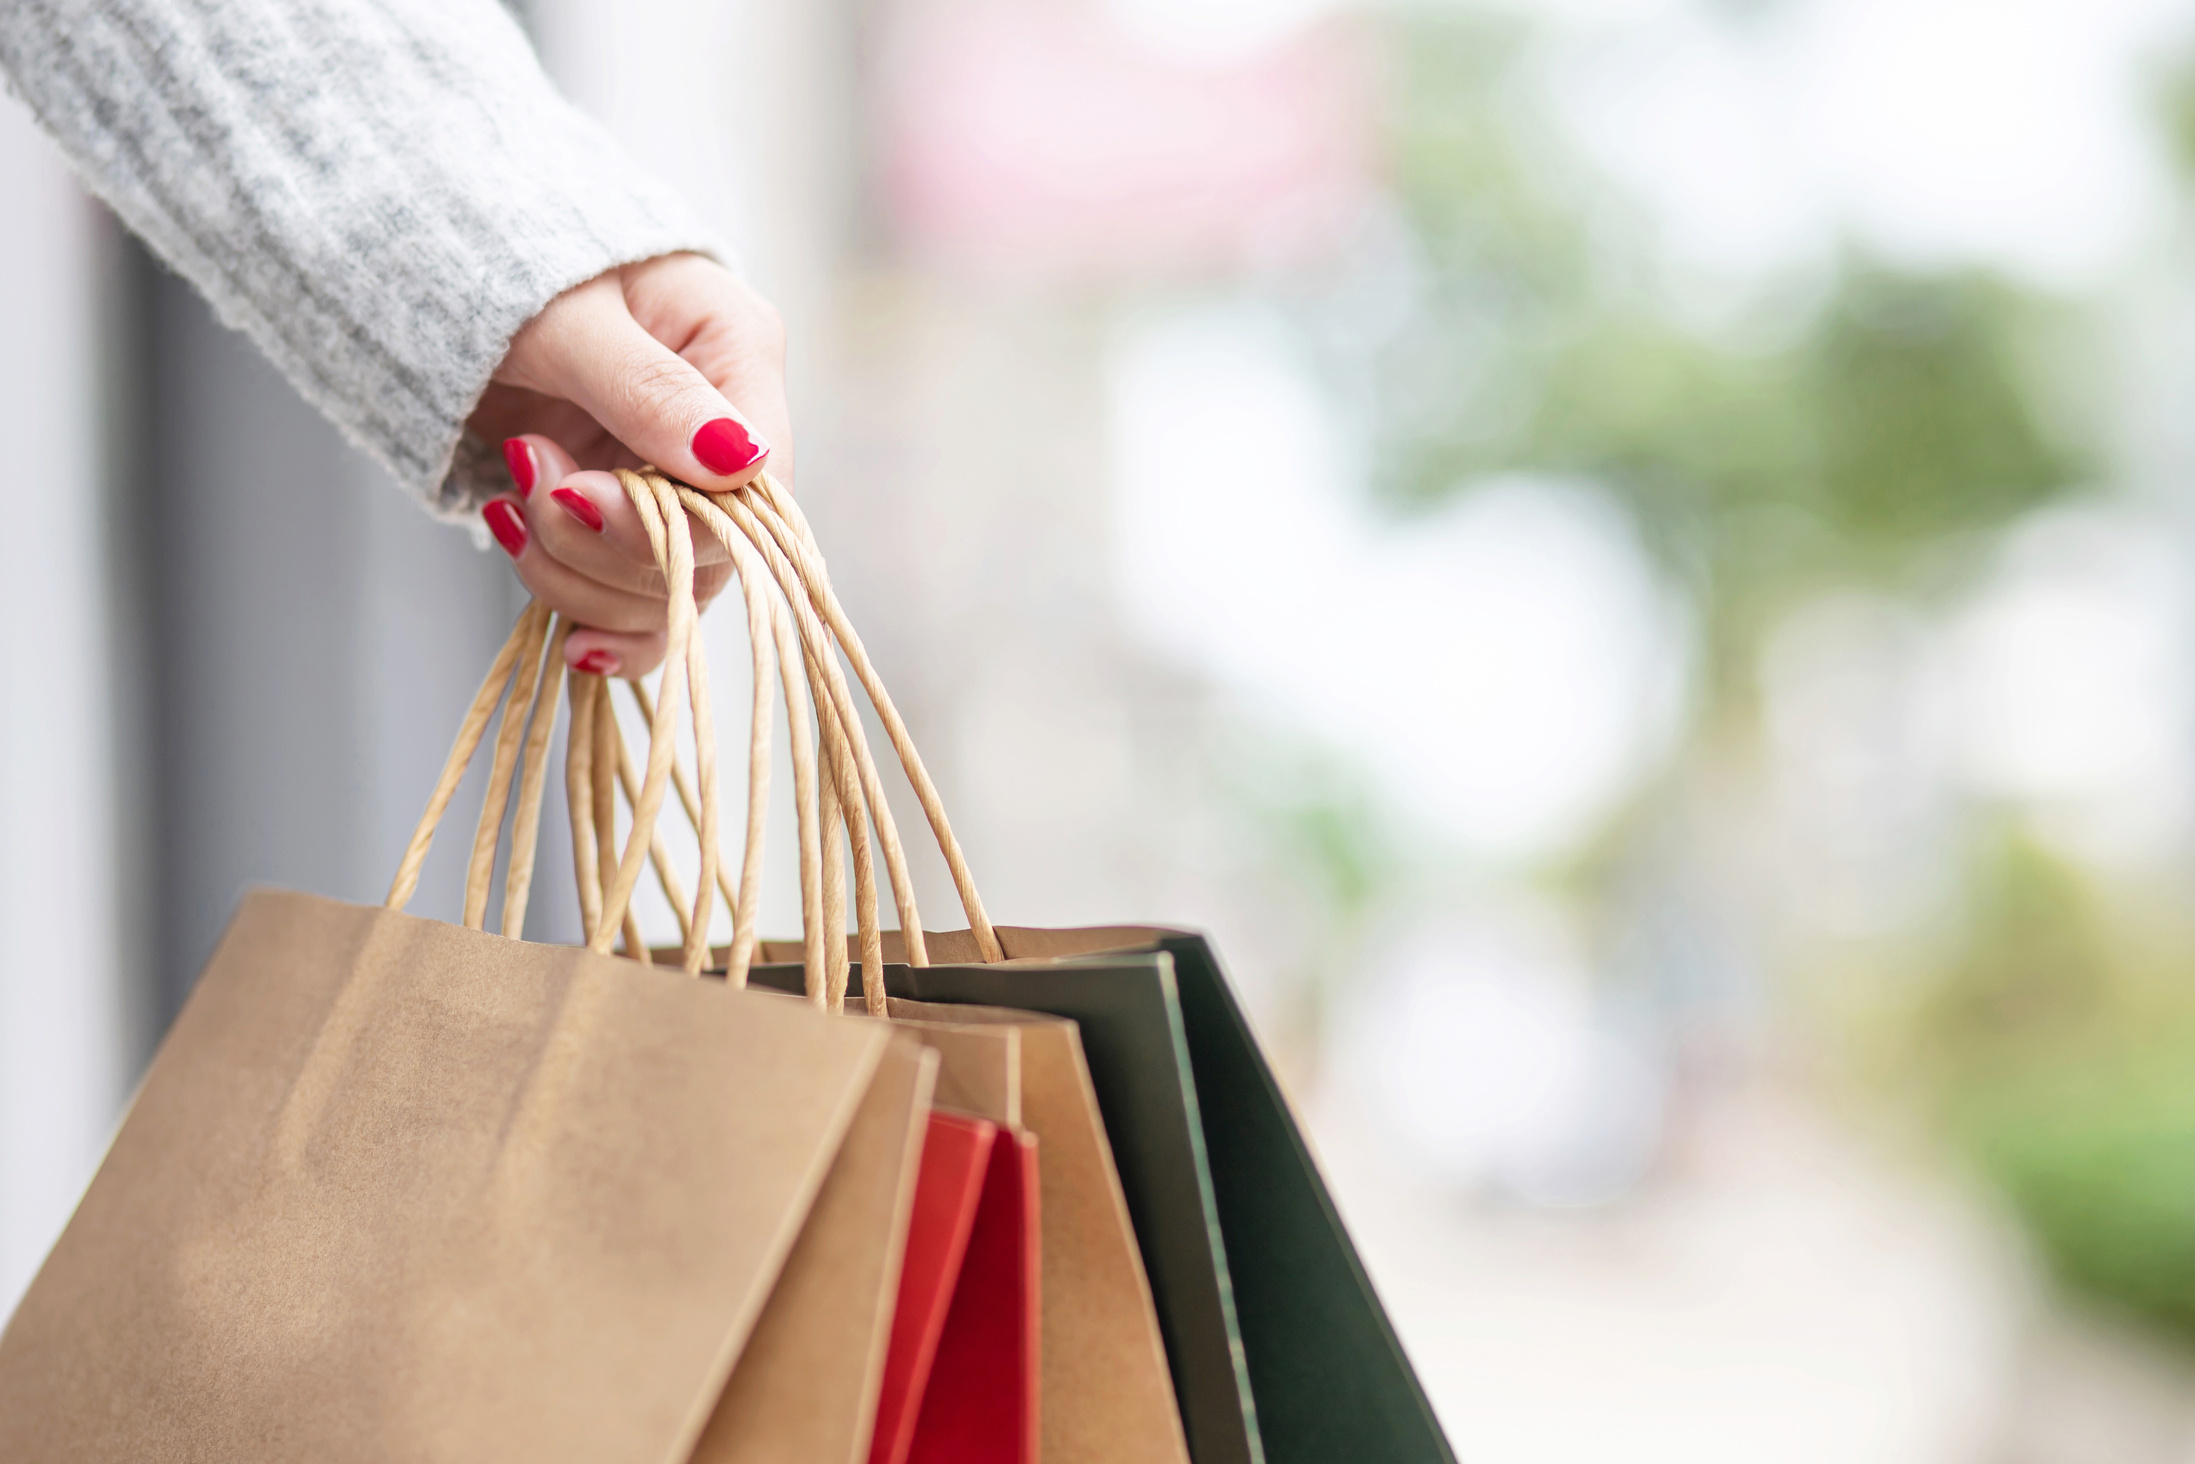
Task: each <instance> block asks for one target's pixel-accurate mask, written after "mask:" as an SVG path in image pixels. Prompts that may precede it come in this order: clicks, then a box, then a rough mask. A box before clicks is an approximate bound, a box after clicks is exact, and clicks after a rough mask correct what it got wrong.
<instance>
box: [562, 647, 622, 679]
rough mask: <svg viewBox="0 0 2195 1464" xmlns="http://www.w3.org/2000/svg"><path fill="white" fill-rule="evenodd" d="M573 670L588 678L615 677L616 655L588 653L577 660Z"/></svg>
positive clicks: (608, 652)
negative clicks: (582, 672)
mask: <svg viewBox="0 0 2195 1464" xmlns="http://www.w3.org/2000/svg"><path fill="white" fill-rule="evenodd" d="M573 669H574V670H578V671H584V672H586V673H587V674H588V675H589V676H615V675H616V674H617V653H616V652H614V651H589V652H587V654H586V655H584V656H581V657H580V658H579V663H578V665H577V666H575V667H574V668H573Z"/></svg>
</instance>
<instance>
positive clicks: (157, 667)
mask: <svg viewBox="0 0 2195 1464" xmlns="http://www.w3.org/2000/svg"><path fill="white" fill-rule="evenodd" d="M135 257H136V264H135V270H136V273H137V278H136V282H135V287H134V289H133V291H132V294H133V295H134V298H135V301H136V304H135V314H136V318H137V324H138V329H139V330H140V331H141V333H142V334H141V338H140V340H141V350H140V353H139V356H138V362H139V370H138V372H137V379H136V382H135V384H134V386H133V387H132V388H131V389H132V390H134V391H135V392H136V393H137V394H138V395H139V396H140V397H141V399H142V401H143V419H144V420H145V421H146V422H147V423H148V430H147V431H146V432H145V433H144V434H143V437H142V444H141V448H140V454H139V455H140V458H141V461H140V462H139V464H138V465H137V470H136V472H135V473H134V474H133V475H132V478H133V481H132V482H131V483H129V484H127V485H125V487H124V490H123V491H124V493H125V494H126V495H128V496H130V497H133V498H134V499H135V502H136V506H137V509H138V512H137V514H136V521H137V522H139V523H141V524H142V525H144V533H143V536H142V537H141V539H140V541H139V542H138V544H137V546H136V550H135V552H136V553H137V554H138V555H139V556H140V559H141V562H142V564H143V566H144V569H145V576H144V579H145V583H146V585H147V587H148V588H147V592H146V594H145V595H144V597H143V613H144V615H145V617H146V620H145V624H144V637H143V647H144V654H145V657H146V659H147V661H148V666H147V672H148V675H147V678H146V679H147V685H148V687H149V695H148V697H147V699H146V701H145V704H144V705H143V707H142V709H141V712H140V716H141V718H142V721H141V737H140V742H141V745H142V746H143V748H144V757H145V760H146V763H147V768H146V772H147V779H146V782H147V785H148V786H149V787H150V788H151V789H152V796H151V799H150V804H149V806H148V808H147V809H146V810H145V813H146V815H147V821H148V823H149V825H150V829H149V836H150V848H151V849H152V850H153V851H154V855H155V857H154V859H153V860H152V867H151V869H150V871H149V874H148V876H147V877H148V879H149V880H150V882H151V884H152V885H153V887H154V888H153V899H152V908H153V909H155V910H156V911H157V912H158V914H157V930H156V933H155V935H154V938H153V940H152V942H151V945H152V958H151V965H152V971H151V982H152V989H151V991H150V992H149V993H148V995H149V997H150V998H151V1003H150V1004H151V1007H152V1010H153V1014H154V1023H153V1025H154V1026H156V1027H160V1028H164V1027H165V1023H166V1019H167V1017H169V1016H171V1015H172V1014H173V1012H174V1010H175V1009H176V1007H177V1006H178V1005H179V1004H180V1002H181V1000H182V998H183V997H184V995H185V994H186V993H187V992H188V990H189V988H190V984H191V982H192V981H193V980H194V979H195V978H196V976H197V973H198V970H199V968H200V966H201V965H202V964H203V963H204V961H205V958H206V955H207V953H208V952H209V951H210V950H211V949H212V947H213V944H214V942H215V940H216V939H217V938H218V937H219V935H220V932H221V929H222V927H223V926H224V924H225V923H226V922H227V920H228V917H229V913H230V911H231V910H232V909H233V907H234V906H235V903H236V900H237V898H238V896H239V895H240V894H241V893H242V892H243V891H244V890H245V889H247V888H248V887H250V886H251V885H253V884H260V883H266V884H276V885H283V886H288V887H292V888H297V889H303V890H309V891H312V892H314V893H317V894H324V895H331V896H335V897H338V898H342V899H348V900H356V901H376V900H378V899H380V898H381V897H382V895H383V894H384V893H385V892H386V890H387V886H388V880H389V876H390V874H391V873H392V872H393V870H394V868H395V864H396V860H397V857H398V855H399V854H400V853H401V852H402V849H403V846H404V841H405V839H406V838H407V837H408V836H409V834H410V831H411V827H412V821H413V820H414V819H415V818H416V817H417V816H418V811H419V808H420V806H421V805H422V804H423V803H424V802H425V800H426V797H427V794H428V792H429V790H430V789H431V788H432V786H433V783H434V778H435V774H436V772H437V771H438V769H439V768H440V765H441V761H442V758H443V756H444V754H445V753H446V752H447V750H448V747H449V742H450V738H451V735H452V734H453V733H454V731H455V730H456V727H457V722H458V718H459V717H460V715H461V714H462V712H463V710H464V707H465V705H466V703H467V702H468V700H469V699H470V698H471V696H472V694H473V691H474V689H475V688H476V686H477V685H478V682H479V678H480V676H481V674H482V672H483V671H485V669H486V668H487V665H488V662H489V661H490V659H491V658H492V657H493V656H494V654H495V650H496V648H497V646H499V645H500V644H501V642H502V639H503V637H504V635H505V633H506V632H507V631H508V629H509V626H510V622H511V620H512V618H513V617H514V616H515V615H516V613H517V611H518V610H519V608H520V607H521V606H522V604H523V603H524V602H523V597H522V592H521V591H520V590H519V588H518V585H517V581H516V579H515V578H514V577H513V576H512V574H511V573H510V570H509V568H508V566H507V565H506V564H505V562H504V561H503V559H502V557H501V556H500V555H498V554H495V553H493V552H492V551H489V552H483V551H482V550H481V549H479V548H478V547H476V546H475V544H474V542H473V541H472V539H471V538H470V537H469V536H468V535H467V533H466V532H465V531H463V530H461V529H455V528H451V527H449V526H446V525H442V524H438V523H435V522H434V521H432V520H430V519H428V518H427V517H426V516H425V514H423V513H422V512H421V511H420V510H419V509H418V508H416V507H415V506H414V505H413V503H412V501H411V500H410V499H409V498H407V497H406V496H404V495H403V494H402V493H401V492H400V491H399V490H398V489H397V488H396V487H395V485H394V484H393V483H392V482H391V481H390V480H389V479H388V478H387V476H386V475H385V474H384V473H383V472H382V471H381V470H380V469H379V468H378V467H377V466H376V465H375V464H373V463H372V462H371V461H370V460H369V459H367V458H366V457H364V456H363V455H362V454H360V453H358V452H357V451H355V450H354V449H352V448H351V447H349V446H348V445H347V444H346V443H345V442H344V441H343V440H342V438H341V437H340V436H339V435H338V434H337V433H336V431H335V430H334V428H332V427H330V426H329V425H328V424H327V423H326V422H325V421H324V420H322V419H321V418H320V416H319V415H318V414H317V413H316V412H314V411H313V410H312V409H311V408H310V407H308V406H306V405H305V404H304V402H302V401H301V400H300V399H299V398H298V397H297V396H296V394H295V393H294V392H292V391H291V390H290V388H289V386H288V384H287V383H285V382H284V381H283V380H282V379H281V378H280V377H279V376H278V375H276V374H275V372H274V371H273V369H272V368H271V367H269V366H268V365H267V363H266V362H265V361H264V360H263V359H261V357H260V356H259V354H258V353H257V352H256V351H255V350H254V349H253V348H252V346H251V345H250V343H249V342H248V341H246V340H245V339H244V338H243V337H242V336H240V335H237V334H235V333H234V332H232V331H229V330H226V329H224V328H223V327H222V326H221V325H219V324H218V323H217V322H216V321H215V320H214V319H213V318H212V315H211V312H210V311H209V310H208V308H207V306H206V305H205V303H204V301H203V300H201V299H200V298H199V297H198V295H197V293H196V292H195V291H194V290H192V289H191V287H190V286H189V285H188V284H186V283H184V282H183V281H182V280H180V279H178V278H177V277H175V276H173V275H170V274H168V273H167V272H166V271H165V270H164V269H162V268H161V267H160V266H159V265H158V264H157V263H155V262H153V261H152V260H151V259H150V258H149V257H148V256H146V255H145V254H144V253H143V252H142V251H141V250H139V251H137V253H136V256H135ZM473 781H474V782H475V783H477V782H478V779H477V777H476V778H475V779H474V780H473ZM477 796H478V795H477V792H476V791H470V790H469V797H470V802H468V799H467V798H464V797H461V799H460V800H459V804H458V806H457V808H456V809H455V810H453V821H455V820H457V819H460V818H461V819H462V820H463V822H464V825H466V826H467V831H468V832H469V824H470V813H471V810H472V808H474V807H477ZM545 822H546V825H547V828H546V830H545V842H544V847H543V849H542V854H541V858H542V860H543V862H544V866H545V867H546V868H550V869H556V868H560V867H562V865H561V864H559V863H558V862H557V861H566V862H568V860H569V854H568V852H567V851H568V848H569V846H568V844H564V843H561V842H560V841H559V840H558V831H559V829H560V823H559V818H558V816H557V815H556V814H555V811H554V810H551V813H550V816H549V817H548V818H547V819H546V820H545ZM464 842H465V841H464V840H463V838H462V837H457V838H452V837H445V838H443V839H442V840H441V841H439V843H438V845H437V848H436V851H435V856H434V858H433V859H432V861H431V862H430V864H429V866H428V869H427V871H426V873H425V876H424V878H423V879H422V881H421V885H420V894H419V898H418V899H417V900H416V901H415V902H414V905H413V908H414V910H416V911H418V912H419V913H422V914H428V915H433V916H436V917H438V918H443V919H454V918H456V916H457V913H458V910H459V881H460V880H461V878H462V865H463V855H464V850H463V847H462V845H463V843H464ZM542 887H543V888H542V895H543V903H542V905H541V906H540V907H539V914H538V917H537V919H536V920H535V921H534V922H533V923H534V925H535V927H536V930H537V932H538V933H542V934H544V935H547V936H554V937H563V936H566V935H568V934H569V932H568V931H565V930H562V929H560V928H558V927H559V926H560V924H561V923H563V921H569V923H570V924H571V926H572V928H573V929H576V920H574V919H572V918H571V917H570V916H569V906H570V902H569V899H568V897H565V896H564V894H563V891H562V886H561V883H560V882H558V881H555V880H543V881H542ZM559 917H562V920H560V918H559Z"/></svg>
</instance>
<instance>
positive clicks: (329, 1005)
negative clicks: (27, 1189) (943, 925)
mask: <svg viewBox="0 0 2195 1464" xmlns="http://www.w3.org/2000/svg"><path fill="white" fill-rule="evenodd" d="M888 1045H889V1039H888V1034H887V1032H886V1031H885V1029H883V1028H882V1027H880V1026H877V1025H874V1024H867V1023H854V1022H846V1021H838V1020H832V1019H830V1018H828V1017H825V1016H823V1015H822V1014H820V1013H817V1012H815V1011H813V1010H811V1009H809V1008H807V1007H804V1006H803V1005H801V1004H800V1003H797V1002H793V1001H788V1000H786V999H785V998H783V997H780V996H774V995H768V994H763V993H750V992H741V991H734V990H729V989H727V988H726V987H725V986H724V985H723V984H722V983H720V982H713V981H696V980H693V979H691V978H689V977H686V976H684V975H682V974H680V973H678V972H676V971H671V972H663V971H651V970H645V969H642V968H640V967H639V966H636V965H635V964H633V963H632V962H629V961H625V960H619V959H615V958H612V957H608V956H604V955H600V954H595V953H591V952H588V951H583V950H573V949H564V948H557V947H548V946H539V945H528V944H525V943H522V942H519V941H515V940H505V939H501V938H499V937H495V936H491V935H486V934H482V933H479V932H476V931H470V930H465V929H461V928H458V927H455V926H450V925H444V924H440V923H437V922H433V921H428V920H420V919H416V918H414V917H411V916H407V915H403V914H399V913H397V912H394V911H391V910H386V909H367V908H360V907H357V906H352V905H345V904H340V903H337V902H335V901H331V900H323V899H317V898H314V897H311V896H307V895H297V894H280V893H258V894H254V895H251V896H249V897H248V898H247V899H246V900H245V901H244V904H243V906H242V908H241V909H240V910H239V911H238V913H237V915H236V918H235V921H234V923H233V924H232V925H231V927H230V929H229V931H228V934H227V936H226V937H225V938H224V939H223V941H222V942H221V944H220V947H219V948H218V949H217V950H216V951H215V953H214V956H213V959H212V961H211V963H210V964H209V965H208V966H207V968H206V971H205V974H204V976H203V977H201V979H200V981H199V984H198V987H197V990H196V991H195V992H194V993H193V994H192V996H191V998H190V1000H189V1002H188V1003H186V1005H185V1007H184V1009H183V1012H182V1014H181V1015H180V1016H179V1017H178V1018H177V1020H176V1024H175V1027H174V1029H173V1030H172V1031H171V1032H170V1034H169V1036H168V1038H167V1040H166V1042H165V1043H163V1045H162V1047H161V1049H160V1052H159V1055H158V1056H157V1057H156V1058H155V1060H154V1062H153V1065H152V1068H151V1070H150V1072H149V1073H148V1074H147V1075H146V1078H145V1081H144V1084H143V1087H142V1088H141V1090H140V1091H139V1093H138V1095H137V1098H136V1100H135V1102H134V1103H133V1105H132V1106H131V1109H130V1112H129V1116H128V1118H127V1119H126V1121H125V1122H124V1124H123V1126H122V1129H121V1131H120V1133H119V1135H118V1136H117V1137H116V1139H115V1141H114V1145H113V1147H112V1149H111V1150H110V1152H109V1153H108V1155H107V1158H106V1161H105V1163H104V1164H102V1165H101V1167H100V1170H99V1173H98V1175H97V1177H96V1178H95V1179H94V1180H93V1182H92V1185H91V1187H90V1189H89V1191H88V1192H87V1193H86V1194H85V1196H84V1199H83V1202H82V1204H81V1205H80V1206H79V1208H78V1210H77V1212H76V1215H75V1217H74V1218H73V1219H72V1220H71V1221H70V1223H69V1226H68V1229H67V1230H66V1232H65V1233H64V1234H63V1235H62V1237H61V1239H60V1242H59V1243H58V1244H57V1245H56V1246H55V1248H54V1251H53V1254H52V1256H51V1258H50V1259H49V1260H48V1261H47V1263H46V1265H45V1267H44V1269H43V1270H42V1271H40V1273H39V1274H38V1277H37V1279H36V1280H35V1281H34V1282H33V1283H32V1285H31V1288H30V1291H29V1293H28V1294H27V1295H26V1296H25V1297H24V1299H23V1302H22V1305H21V1306H20V1308H19V1309H18V1310H17V1312H16V1314H15V1316H14V1318H13V1320H12V1321H11V1322H10V1323H9V1325H8V1328H7V1331H6V1333H5V1334H4V1336H0V1459H7V1460H24V1461H34V1460H35V1461H47V1460H52V1461H64V1460H66V1461H75V1460H102V1461H104V1460H113V1461H133V1464H134V1461H153V1460H161V1461H166V1460H193V1461H197V1460H203V1461H208V1464H212V1461H240V1460H300V1461H303V1460H311V1461H316V1464H340V1461H349V1460H356V1461H360V1464H366V1461H377V1464H378V1461H386V1460H396V1459H401V1460H405V1461H419V1464H431V1461H450V1464H494V1461H503V1460H507V1461H511V1464H544V1461H556V1460H569V1461H572V1464H582V1461H584V1464H606V1461H633V1464H642V1461H645V1464H663V1461H667V1460H680V1459H684V1458H685V1457H686V1456H687V1455H688V1453H689V1452H690V1451H691V1449H692V1446H693V1443H694V1441H695V1439H696V1438H697V1437H698V1436H699V1435H700V1433H701V1430H702V1426H703V1424H704V1423H705V1422H706V1421H707V1420H708V1418H709V1415H710V1411H711V1409H712V1408H713V1407H714V1406H715V1404H716V1402H717V1400H718V1397H719V1395H720V1394H721V1393H722V1391H723V1388H724V1382H725V1379H726V1377H727V1375H728V1374H729V1373H730V1372H731V1370H732V1365H733V1362H734V1359H735V1358H736V1357H737V1356H738V1354H739V1352H740V1350H741V1346H742V1343H743V1342H744V1341H745V1340H746V1337H747V1334H748V1332H749V1330H750V1328H752V1327H753V1325H754V1322H755V1319H756V1317H757V1315H758V1314H759V1313H760V1312H761V1311H762V1309H763V1305H764V1302H765V1300H766V1298H767V1297H768V1296H769V1295H770V1290H771V1285H772V1282H773V1280H774V1279H775V1278H776V1276H777V1273H778V1270H779V1268H780V1267H781V1265H782V1264H783V1263H784V1260H785V1257H786V1255H787V1254H788V1252H789V1251H791V1250H792V1248H793V1246H794V1243H795V1240H796V1238H797V1237H798V1236H799V1235H800V1232H801V1226H802V1221H803V1219H804V1217H805V1216H806V1215H807V1213H808V1210H809V1207H810V1204H811V1202H812V1201H813V1200H814V1199H815V1197H816V1194H817V1191H818V1189H819V1188H820V1187H821V1186H822V1185H823V1184H824V1181H825V1176H826V1173H827V1171H829V1169H830V1168H831V1165H832V1162H833V1159H834V1157H835V1156H836V1155H837V1154H838V1152H839V1149H840V1147H841V1141H842V1139H843V1137H844V1136H845V1134H846V1133H847V1131H848V1128H849V1126H850V1125H851V1124H852V1123H853V1122H854V1120H855V1116H856V1113H857V1110H858V1109H860V1107H861V1106H862V1104H863V1101H864V1098H865V1096H866V1095H867V1094H868V1093H869V1092H870V1091H871V1089H872V1087H873V1083H872V1077H873V1075H874V1074H876V1073H877V1071H878V1069H879V1066H880V1064H882V1063H883V1062H884V1061H885V1057H886V1048H887V1046H888Z"/></svg>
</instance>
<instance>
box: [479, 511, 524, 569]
mask: <svg viewBox="0 0 2195 1464" xmlns="http://www.w3.org/2000/svg"><path fill="white" fill-rule="evenodd" d="M480 516H481V517H482V518H484V519H486V520H487V521H488V532H489V533H491V534H493V535H495V542H496V543H498V544H501V545H502V546H503V552H504V553H506V554H508V555H510V556H511V558H513V559H516V558H517V557H518V556H519V555H521V554H523V553H525V552H526V521H525V520H524V519H522V518H520V517H519V516H518V509H517V508H516V507H515V506H513V505H512V504H511V502H510V501H509V500H508V499H503V498H491V499H489V500H488V506H487V507H486V508H483V509H482V510H480Z"/></svg>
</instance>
